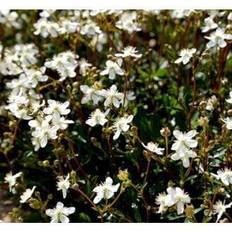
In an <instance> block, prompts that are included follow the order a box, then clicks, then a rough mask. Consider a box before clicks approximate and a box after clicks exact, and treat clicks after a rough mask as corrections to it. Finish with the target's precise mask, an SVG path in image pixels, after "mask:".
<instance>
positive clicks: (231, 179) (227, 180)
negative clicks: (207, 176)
mask: <svg viewBox="0 0 232 232" xmlns="http://www.w3.org/2000/svg"><path fill="white" fill-rule="evenodd" d="M212 175H213V176H214V177H216V178H217V179H220V180H221V181H222V183H223V184H224V185H226V186H229V185H230V184H232V170H231V169H229V168H225V169H224V170H223V169H221V170H218V171H217V175H216V174H212Z"/></svg>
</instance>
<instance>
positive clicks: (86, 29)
mask: <svg viewBox="0 0 232 232" xmlns="http://www.w3.org/2000/svg"><path fill="white" fill-rule="evenodd" d="M80 33H81V34H82V35H86V36H87V37H93V36H95V35H97V34H101V33H102V31H101V29H100V27H99V26H98V25H97V24H96V23H95V22H93V21H92V20H88V21H87V22H85V24H84V25H83V26H82V27H81V30H80Z"/></svg>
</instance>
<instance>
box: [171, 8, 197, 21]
mask: <svg viewBox="0 0 232 232" xmlns="http://www.w3.org/2000/svg"><path fill="white" fill-rule="evenodd" d="M194 12H195V10H186V9H178V10H173V11H172V14H171V15H172V17H173V18H178V19H181V18H185V17H188V16H190V15H191V14H192V13H194Z"/></svg>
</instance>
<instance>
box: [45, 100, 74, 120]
mask: <svg viewBox="0 0 232 232" xmlns="http://www.w3.org/2000/svg"><path fill="white" fill-rule="evenodd" d="M68 106H69V102H68V101H66V102H64V103H62V102H58V101H55V100H51V99H49V100H48V107H46V108H44V110H43V112H44V113H45V114H51V115H55V116H60V115H67V114H69V113H70V109H67V108H68Z"/></svg>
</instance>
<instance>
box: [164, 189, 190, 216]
mask: <svg viewBox="0 0 232 232" xmlns="http://www.w3.org/2000/svg"><path fill="white" fill-rule="evenodd" d="M167 192H168V194H169V195H170V199H171V200H170V204H176V208H177V214H178V215H179V214H182V213H183V212H184V205H185V204H188V203H190V201H191V199H190V197H189V195H188V194H187V193H185V192H184V191H183V190H182V189H181V188H179V187H176V188H175V189H173V188H170V187H169V188H168V189H167Z"/></svg>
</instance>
